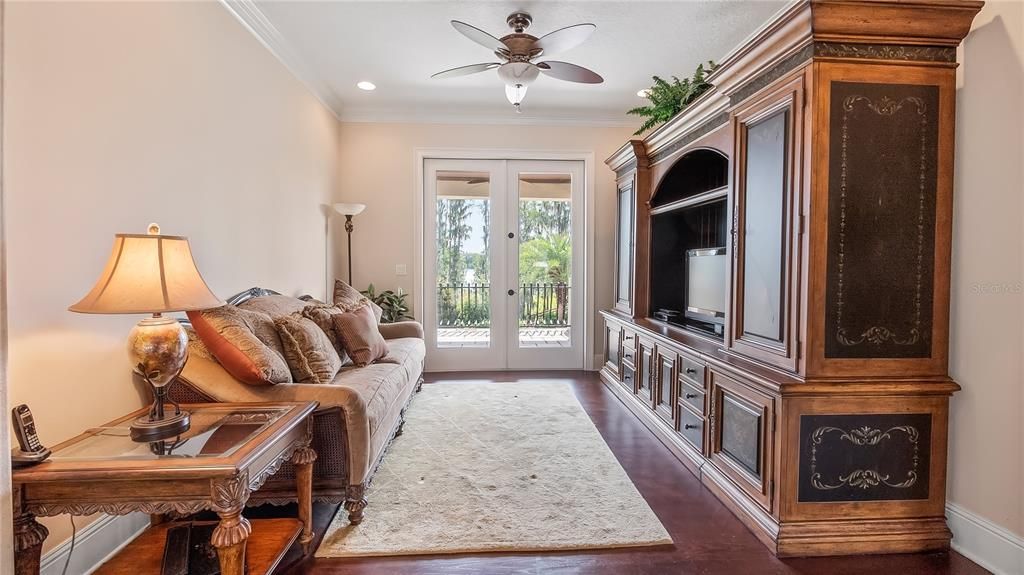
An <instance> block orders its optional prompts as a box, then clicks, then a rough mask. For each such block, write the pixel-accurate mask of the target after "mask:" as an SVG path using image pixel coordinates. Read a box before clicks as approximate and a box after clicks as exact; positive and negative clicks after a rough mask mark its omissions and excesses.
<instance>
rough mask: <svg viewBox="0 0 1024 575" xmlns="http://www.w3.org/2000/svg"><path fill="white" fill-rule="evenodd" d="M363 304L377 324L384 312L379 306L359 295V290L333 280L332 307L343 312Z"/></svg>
mask: <svg viewBox="0 0 1024 575" xmlns="http://www.w3.org/2000/svg"><path fill="white" fill-rule="evenodd" d="M364 304H369V305H370V309H372V310H373V316H374V318H376V320H377V323H380V318H381V316H382V315H384V310H383V309H381V307H380V306H379V305H377V304H376V303H374V302H373V301H371V300H370V299H369V298H367V297H366V296H364V295H363V294H361V293H359V290H357V289H356V288H354V287H352V286H350V285H348V284H347V283H345V282H343V281H341V280H334V305H336V306H338V307H340V308H341V309H342V310H343V311H350V310H353V309H355V308H356V307H358V306H361V305H364Z"/></svg>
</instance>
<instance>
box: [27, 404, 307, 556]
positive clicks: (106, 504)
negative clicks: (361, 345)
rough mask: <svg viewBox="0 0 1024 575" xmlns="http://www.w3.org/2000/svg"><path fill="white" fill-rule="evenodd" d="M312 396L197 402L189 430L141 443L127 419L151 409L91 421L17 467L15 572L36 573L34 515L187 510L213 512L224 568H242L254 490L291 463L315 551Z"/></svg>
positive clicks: (42, 535) (40, 533) (38, 528)
mask: <svg viewBox="0 0 1024 575" xmlns="http://www.w3.org/2000/svg"><path fill="white" fill-rule="evenodd" d="M317 405H318V404H317V403H316V402H295V403H285V402H279V403H236V404H226V403H225V404H220V403H210V404H193V405H188V406H187V407H186V409H188V411H189V412H191V414H192V425H191V428H190V429H189V430H188V431H187V432H186V433H184V434H182V435H181V436H179V437H176V438H172V439H168V440H164V441H155V442H135V441H133V440H132V439H131V437H130V436H129V430H128V426H129V425H130V424H131V422H132V421H133V420H135V418H137V417H139V416H141V415H143V414H145V413H146V412H147V411H148V409H149V408H144V409H141V410H139V411H137V412H135V413H131V414H129V415H126V416H124V417H122V418H120V419H118V420H116V421H113V422H111V423H109V424H107V425H104V426H101V427H97V428H94V429H90V430H88V431H86V432H85V433H83V434H82V435H79V436H78V437H75V438H73V439H70V440H68V441H65V442H64V443H61V444H59V445H57V446H56V447H54V448H53V453H52V455H51V456H50V459H48V460H47V461H46V462H45V463H41V464H39V465H36V466H35V467H29V468H25V469H18V470H15V471H14V474H13V478H12V479H13V481H12V482H13V484H14V547H15V572H16V573H17V575H38V573H39V554H40V550H41V548H42V544H43V541H44V540H45V539H46V536H47V534H48V532H47V530H46V528H45V527H43V526H42V525H40V524H39V523H38V522H37V521H36V517H37V516H39V517H42V516H50V515H60V514H65V513H67V514H71V515H92V514H93V513H107V514H110V515H125V514H128V513H132V512H136V511H141V512H144V513H150V514H179V515H188V514H192V513H196V512H199V511H202V510H207V509H210V510H213V511H215V512H216V513H217V515H218V516H219V517H220V523H219V524H218V525H217V527H216V529H215V530H214V532H213V536H212V541H211V543H212V544H213V546H214V547H215V548H216V549H217V555H218V560H219V562H220V567H221V573H223V575H242V572H243V570H244V566H245V546H246V540H247V539H248V538H249V534H250V533H251V531H252V528H251V526H250V524H249V521H248V520H247V519H246V518H244V517H242V510H243V509H244V508H245V504H246V502H247V501H248V500H249V494H250V493H252V492H253V491H256V490H257V489H259V488H260V486H262V485H263V483H264V482H265V481H266V480H267V478H269V477H270V476H271V475H273V474H274V473H276V472H277V471H278V470H279V469H280V468H281V466H282V465H283V464H284V463H285V462H286V461H291V462H292V463H293V464H294V465H295V475H296V482H297V484H298V485H297V500H298V505H299V520H300V521H302V523H303V527H302V533H301V535H300V536H299V542H300V543H302V545H303V548H304V551H306V552H307V553H308V552H309V549H308V546H309V543H310V542H311V541H312V540H313V531H312V483H313V462H314V461H315V460H316V452H314V451H313V449H312V448H311V447H310V442H311V440H312V437H313V434H312V431H313V428H312V425H313V419H312V418H311V417H310V415H311V414H312V413H313V410H315V409H316V408H317Z"/></svg>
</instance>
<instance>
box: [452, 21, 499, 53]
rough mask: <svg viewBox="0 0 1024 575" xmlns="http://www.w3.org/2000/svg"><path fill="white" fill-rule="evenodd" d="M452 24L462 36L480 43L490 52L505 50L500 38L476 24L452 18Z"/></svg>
mask: <svg viewBox="0 0 1024 575" xmlns="http://www.w3.org/2000/svg"><path fill="white" fill-rule="evenodd" d="M452 26H453V27H455V29H456V30H458V31H459V32H461V33H462V35H463V36H465V37H466V38H469V39H470V40H472V41H474V42H476V43H477V44H480V45H481V46H483V47H484V48H487V49H488V50H491V51H492V52H507V51H508V46H506V45H505V44H503V43H502V42H501V40H498V39H497V38H495V37H494V36H491V35H490V34H488V33H487V32H484V31H483V30H481V29H479V28H477V27H476V26H470V25H469V24H466V23H465V22H459V21H458V20H452Z"/></svg>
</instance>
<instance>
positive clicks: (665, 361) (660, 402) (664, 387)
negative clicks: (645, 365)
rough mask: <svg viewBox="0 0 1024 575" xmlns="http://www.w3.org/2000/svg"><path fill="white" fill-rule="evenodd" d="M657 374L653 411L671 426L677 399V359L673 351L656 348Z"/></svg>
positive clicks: (673, 420)
mask: <svg viewBox="0 0 1024 575" xmlns="http://www.w3.org/2000/svg"><path fill="white" fill-rule="evenodd" d="M656 352H657V361H656V363H657V373H656V374H655V387H654V397H653V399H654V410H655V411H656V412H657V413H658V415H660V416H661V418H662V419H664V420H665V421H667V422H668V423H670V424H672V423H674V422H675V405H676V397H678V388H677V386H676V383H675V381H676V372H677V371H678V368H677V367H676V359H677V358H678V357H679V356H678V355H677V354H676V352H675V351H674V350H671V349H665V348H662V347H661V346H656Z"/></svg>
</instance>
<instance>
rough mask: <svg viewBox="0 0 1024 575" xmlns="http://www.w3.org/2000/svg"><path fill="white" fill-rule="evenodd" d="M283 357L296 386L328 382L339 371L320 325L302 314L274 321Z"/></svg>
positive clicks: (338, 359) (339, 366)
mask: <svg viewBox="0 0 1024 575" xmlns="http://www.w3.org/2000/svg"><path fill="white" fill-rule="evenodd" d="M274 325H276V326H277V333H278V334H280V336H281V343H282V344H283V345H284V357H285V359H286V360H288V367H289V368H290V369H291V371H292V376H293V377H294V378H295V381H297V382H299V383H330V382H331V380H332V379H334V376H335V375H336V374H337V373H338V370H339V369H341V358H340V357H339V356H338V352H336V351H334V346H333V345H331V341H330V340H329V339H328V338H327V334H326V333H324V331H323V330H322V329H320V326H318V325H317V324H316V323H315V322H313V320H311V319H309V318H307V317H302V316H301V315H290V316H283V317H279V318H276V319H275V320H274Z"/></svg>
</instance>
